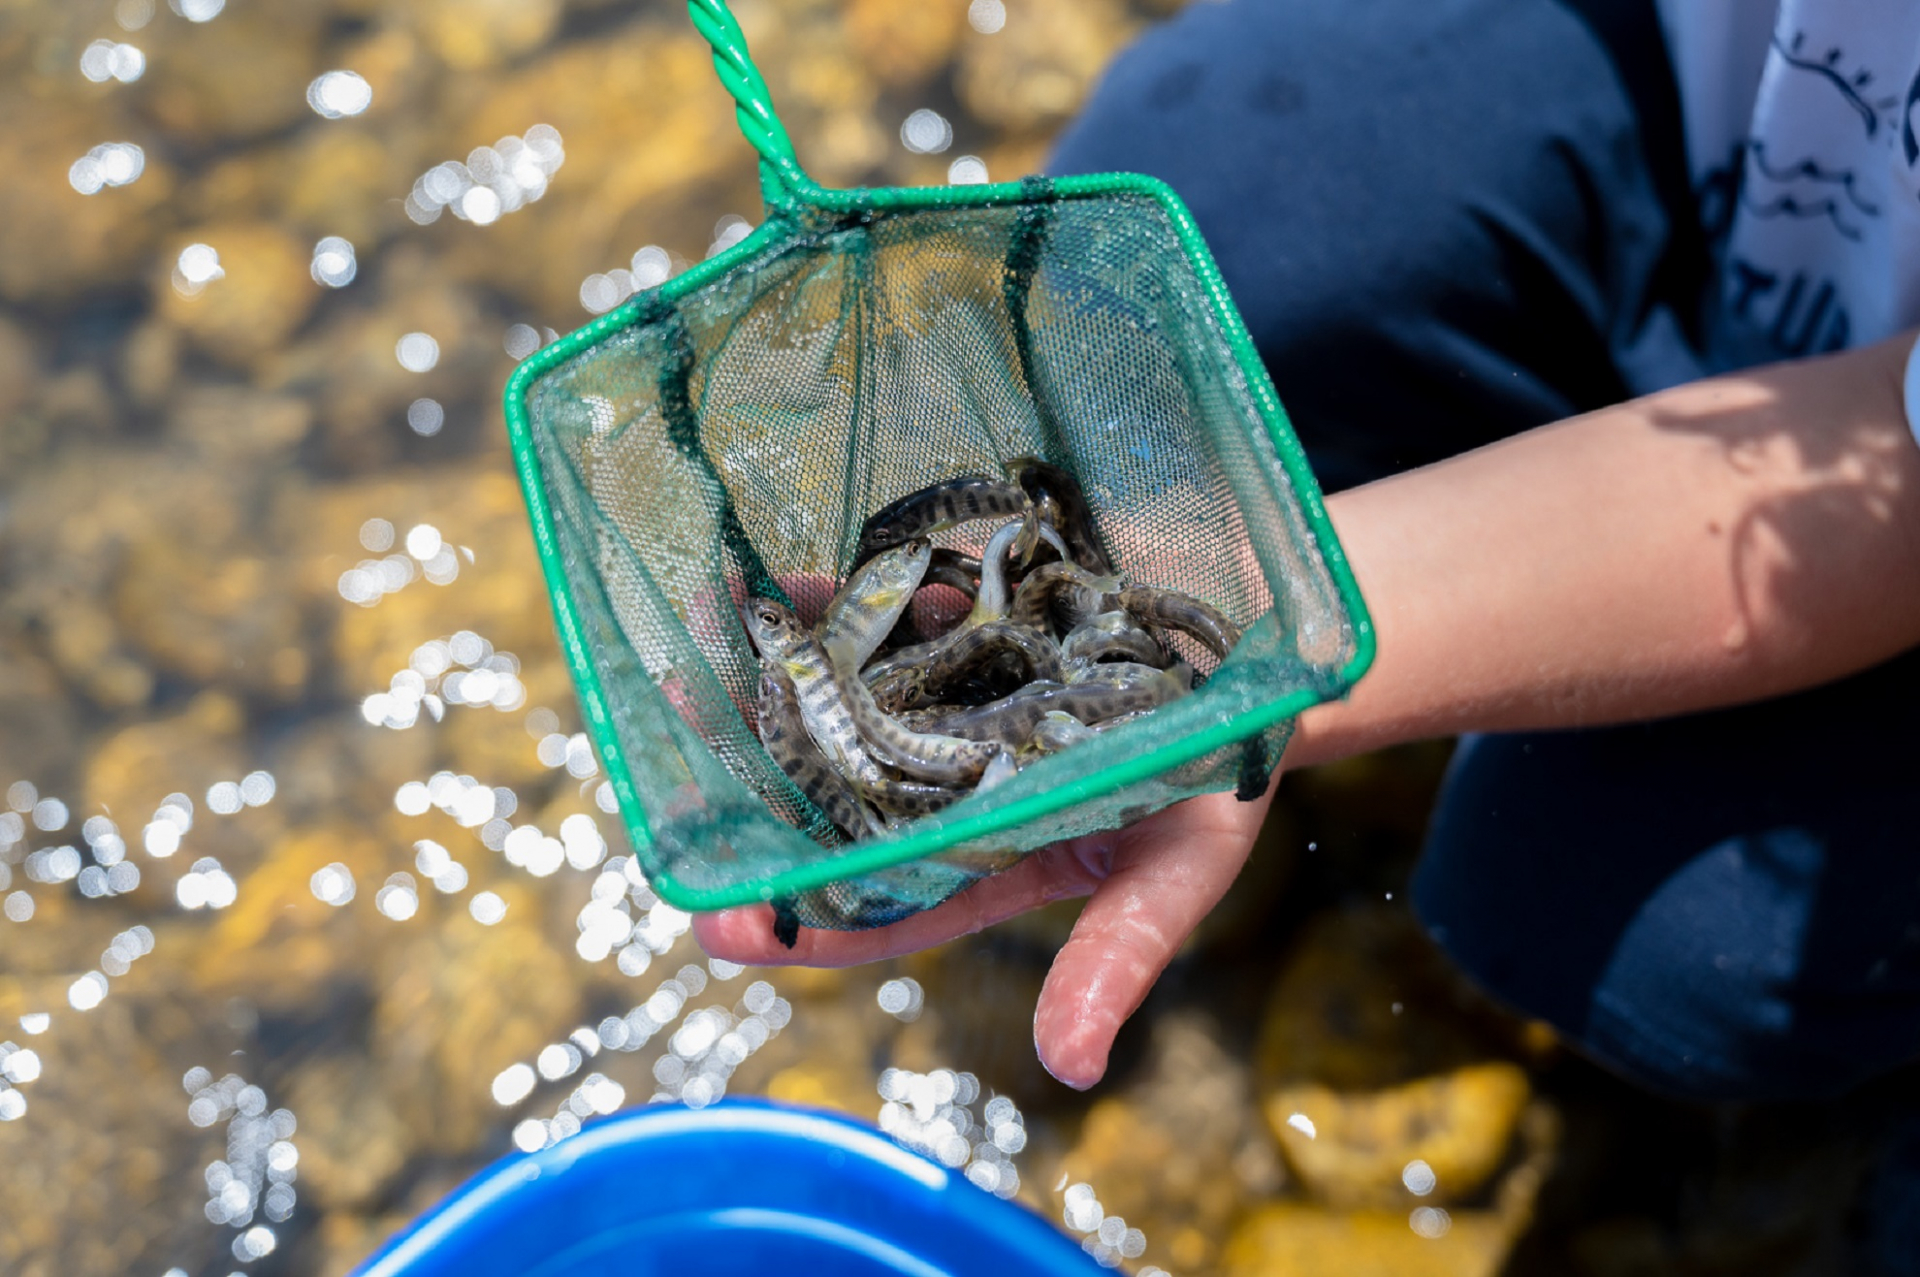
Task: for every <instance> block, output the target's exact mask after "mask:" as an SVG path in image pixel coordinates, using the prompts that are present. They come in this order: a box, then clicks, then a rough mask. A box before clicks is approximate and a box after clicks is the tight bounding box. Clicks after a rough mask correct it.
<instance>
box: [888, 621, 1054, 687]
mask: <svg viewBox="0 0 1920 1277" xmlns="http://www.w3.org/2000/svg"><path fill="white" fill-rule="evenodd" d="M1002 654H1010V655H1012V656H1014V657H1016V658H1018V661H1019V663H1020V665H1021V666H1023V667H1024V668H1025V677H1024V678H1023V679H1022V680H1021V681H1022V682H1033V681H1035V680H1044V681H1046V682H1052V683H1057V682H1060V681H1062V679H1063V677H1064V674H1065V670H1064V668H1063V667H1062V665H1061V662H1060V649H1059V648H1058V647H1057V646H1055V645H1054V642H1053V640H1052V639H1049V638H1048V637H1047V636H1046V635H1044V634H1042V633H1041V632H1040V631H1039V630H1036V629H1032V628H1030V627H1028V626H1025V625H1015V624H1013V623H1012V622H1010V621H987V622H984V623H983V624H980V625H975V626H973V627H971V628H968V629H963V630H961V631H960V632H958V633H957V634H955V635H954V636H952V638H951V641H944V642H942V643H941V644H940V646H939V647H938V648H937V649H936V650H934V651H933V652H930V653H928V654H927V656H926V657H925V658H924V660H923V661H922V662H921V664H920V666H919V669H920V672H921V679H920V687H921V695H922V696H931V695H933V694H935V693H937V692H939V691H942V690H945V689H946V688H947V687H949V686H950V685H952V684H953V683H954V682H956V681H957V680H958V679H960V678H961V677H962V676H963V675H965V674H968V673H971V672H972V671H973V670H975V669H978V668H979V667H980V666H982V665H985V664H986V663H987V662H989V661H991V660H993V659H994V658H995V657H997V656H1000V655H1002Z"/></svg>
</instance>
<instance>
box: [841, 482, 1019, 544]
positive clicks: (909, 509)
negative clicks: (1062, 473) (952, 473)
mask: <svg viewBox="0 0 1920 1277" xmlns="http://www.w3.org/2000/svg"><path fill="white" fill-rule="evenodd" d="M1030 504H1031V503H1030V501H1029V499H1028V497H1027V494H1026V493H1025V492H1024V491H1023V490H1022V489H1021V488H1020V486H1019V485H1018V484H1015V483H1011V482H1007V481H1005V480H1000V479H988V478H985V477H983V476H980V475H963V476H961V477H960V478H958V479H948V480H946V481H945V482H943V483H936V484H933V485H932V486H931V487H926V488H922V489H920V490H919V491H918V492H910V493H908V494H907V495H906V496H904V497H901V498H900V499H899V500H898V501H893V502H889V503H888V504H887V505H884V506H882V507H881V508H880V509H878V510H876V511H874V513H873V514H872V515H871V516H869V517H868V519H867V521H866V522H865V523H864V524H862V525H861V527H860V540H859V542H858V543H857V544H856V545H855V546H854V550H853V565H854V566H855V567H859V566H860V565H861V564H862V563H865V562H866V561H867V560H868V559H871V558H872V557H873V556H874V555H876V554H879V553H880V552H881V551H883V550H890V549H892V548H893V547H894V546H897V545H900V544H902V543H903V542H906V541H910V540H912V539H913V538H915V537H923V536H926V535H928V534H929V533H933V532H938V531H940V530H941V529H943V528H951V527H954V526H955V525H957V524H961V523H969V522H971V521H973V520H974V519H991V518H998V517H1005V516H1007V515H1016V514H1024V513H1026V511H1027V508H1028V506H1029V505H1030Z"/></svg>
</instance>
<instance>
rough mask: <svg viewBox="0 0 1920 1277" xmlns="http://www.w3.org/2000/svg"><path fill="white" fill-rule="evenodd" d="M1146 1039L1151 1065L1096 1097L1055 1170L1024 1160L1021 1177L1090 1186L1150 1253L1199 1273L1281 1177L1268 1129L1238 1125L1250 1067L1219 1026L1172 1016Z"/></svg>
mask: <svg viewBox="0 0 1920 1277" xmlns="http://www.w3.org/2000/svg"><path fill="white" fill-rule="evenodd" d="M1152 1032H1153V1038H1152V1042H1151V1045H1150V1046H1149V1048H1148V1053H1147V1058H1146V1059H1145V1060H1144V1061H1143V1062H1142V1063H1141V1065H1140V1066H1139V1067H1138V1068H1137V1069H1136V1070H1135V1072H1134V1073H1133V1074H1132V1075H1131V1076H1130V1077H1129V1078H1128V1079H1127V1081H1126V1083H1125V1084H1124V1087H1123V1089H1121V1090H1120V1091H1119V1093H1117V1094H1110V1095H1107V1096H1104V1097H1102V1098H1101V1099H1098V1100H1096V1101H1095V1102H1094V1104H1093V1106H1092V1107H1091V1108H1089V1109H1088V1110H1087V1113H1086V1117H1085V1118H1084V1120H1083V1121H1082V1123H1081V1126H1080V1131H1079V1135H1078V1138H1076V1139H1075V1140H1074V1141H1073V1143H1072V1144H1071V1146H1069V1147H1068V1148H1067V1149H1066V1150H1065V1151H1064V1152H1062V1153H1061V1154H1060V1155H1059V1157H1058V1161H1057V1163H1055V1162H1031V1163H1029V1166H1030V1168H1031V1169H1030V1171H1029V1174H1031V1175H1032V1176H1033V1178H1034V1179H1035V1180H1036V1181H1039V1182H1043V1183H1046V1184H1051V1183H1053V1182H1055V1181H1056V1180H1058V1179H1059V1178H1060V1177H1061V1176H1065V1177H1066V1178H1068V1179H1069V1180H1072V1181H1080V1182H1085V1183H1088V1184H1091V1185H1093V1187H1094V1189H1095V1191H1096V1192H1098V1194H1099V1197H1100V1203H1101V1206H1102V1208H1103V1209H1104V1210H1105V1212H1106V1213H1107V1214H1108V1215H1119V1216H1121V1217H1123V1218H1124V1219H1125V1220H1126V1221H1127V1224H1128V1226H1129V1227H1134V1228H1139V1229H1141V1230H1142V1231H1143V1232H1145V1233H1146V1235H1147V1238H1148V1242H1149V1246H1150V1257H1153V1258H1158V1259H1159V1261H1160V1262H1161V1263H1163V1264H1165V1263H1169V1262H1177V1263H1178V1264H1179V1265H1180V1266H1181V1267H1182V1268H1187V1269H1192V1268H1204V1267H1208V1266H1210V1265H1211V1264H1212V1263H1213V1262H1214V1261H1215V1259H1216V1258H1217V1257H1218V1253H1219V1246H1220V1241H1221V1239H1222V1238H1224V1237H1225V1236H1226V1235H1227V1232H1228V1230H1229V1226H1230V1225H1231V1223H1232V1222H1233V1220H1234V1219H1235V1218H1236V1217H1237V1216H1238V1215H1240V1214H1241V1213H1242V1212H1243V1211H1244V1210H1246V1209H1247V1208H1248V1207H1250V1206H1252V1205H1254V1204H1256V1203H1258V1202H1259V1201H1261V1200H1263V1199H1265V1198H1267V1197H1270V1196H1271V1195H1273V1194H1274V1193H1276V1192H1278V1191H1279V1190H1280V1189H1281V1187H1282V1186H1283V1185H1284V1183H1285V1180H1286V1175H1285V1171H1284V1169H1283V1168H1282V1167H1281V1165H1280V1164H1279V1159H1278V1158H1277V1156H1276V1155H1275V1153H1274V1149H1273V1145H1272V1141H1271V1140H1270V1139H1269V1138H1268V1137H1267V1134H1266V1132H1264V1131H1263V1130H1260V1129H1259V1128H1257V1127H1251V1126H1248V1125H1247V1124H1246V1123H1245V1122H1244V1121H1243V1120H1242V1116H1241V1115H1242V1114H1244V1113H1245V1112H1246V1110H1247V1107H1248V1105H1249V1104H1250V1103H1251V1102H1252V1085H1251V1081H1250V1078H1249V1076H1248V1072H1249V1071H1248V1069H1247V1066H1246V1063H1245V1061H1244V1060H1243V1059H1239V1058H1236V1057H1235V1056H1234V1055H1233V1054H1232V1053H1231V1052H1230V1051H1229V1050H1228V1049H1227V1048H1226V1046H1225V1045H1224V1044H1223V1043H1222V1042H1221V1040H1220V1038H1221V1034H1220V1030H1219V1027H1218V1026H1217V1025H1215V1024H1214V1023H1213V1022H1212V1021H1211V1020H1210V1019H1208V1017H1206V1016H1203V1015H1200V1014H1198V1013H1196V1012H1174V1013H1172V1014H1169V1015H1166V1016H1163V1017H1160V1018H1158V1019H1156V1020H1155V1021H1154V1022H1153V1026H1152ZM1189 1230H1190V1231H1189ZM1176 1235H1181V1236H1182V1242H1181V1245H1180V1247H1179V1249H1180V1252H1181V1253H1180V1254H1179V1255H1178V1257H1177V1258H1176V1256H1175V1255H1174V1254H1173V1251H1172V1249H1171V1247H1172V1244H1173V1239H1174V1238H1175V1236H1176ZM1163 1247H1164V1248H1168V1249H1162V1248H1163Z"/></svg>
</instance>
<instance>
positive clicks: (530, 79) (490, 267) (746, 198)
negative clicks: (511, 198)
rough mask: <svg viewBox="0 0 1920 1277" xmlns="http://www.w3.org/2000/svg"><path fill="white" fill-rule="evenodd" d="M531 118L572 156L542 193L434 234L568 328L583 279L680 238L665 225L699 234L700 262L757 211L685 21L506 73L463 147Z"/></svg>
mask: <svg viewBox="0 0 1920 1277" xmlns="http://www.w3.org/2000/svg"><path fill="white" fill-rule="evenodd" d="M534 123H546V124H550V125H552V126H553V127H554V128H556V129H558V130H559V132H560V136H561V140H562V142H563V144H564V145H565V147H566V153H567V158H566V163H565V164H564V165H563V166H562V167H561V169H560V170H559V172H558V173H556V174H555V175H554V178H553V184H552V187H551V188H550V190H549V192H548V194H547V195H546V197H545V198H544V199H542V200H541V201H540V203H538V204H537V205H534V206H532V207H531V208H530V209H527V210H525V211H522V212H520V213H515V214H512V215H511V216H507V217H503V218H501V219H500V220H499V221H498V222H496V223H494V224H493V225H491V226H473V225H469V224H465V223H459V224H454V225H449V226H444V227H440V226H436V227H435V229H436V230H441V231H444V237H443V238H444V239H445V240H447V241H449V242H450V243H451V245H452V249H453V254H454V256H453V258H452V259H451V262H452V264H453V265H454V267H455V269H457V270H459V271H461V272H462V273H463V274H464V275H465V276H467V277H468V278H471V279H473V280H475V281H476V282H479V281H484V282H485V283H486V285H487V286H488V287H491V288H504V289H506V290H508V291H510V292H512V293H513V294H515V295H516V296H518V297H521V298H523V299H525V300H526V301H528V302H530V303H532V304H534V305H537V306H538V307H540V308H541V309H542V310H543V311H544V312H545V313H547V314H550V315H555V316H559V317H560V318H561V326H562V327H564V326H566V325H567V324H571V323H574V322H583V321H584V320H585V319H586V318H587V316H586V313H585V312H584V311H582V310H581V309H580V298H579V289H580V281H581V280H583V279H585V278H586V277H587V276H588V275H589V274H592V273H594V272H596V271H606V270H610V269H612V268H614V267H616V266H624V265H626V264H627V262H628V261H629V260H631V258H632V256H633V253H634V251H635V250H636V249H638V248H640V247H641V246H642V245H643V244H648V243H666V244H668V245H670V246H671V245H673V244H674V243H675V240H674V238H673V237H672V236H670V235H668V234H667V233H666V229H671V227H672V226H673V224H674V223H675V222H676V221H679V224H681V225H683V226H686V227H687V228H688V230H690V231H693V233H694V234H696V235H698V236H699V237H700V238H699V240H698V242H688V243H685V245H684V251H690V252H691V253H693V254H694V255H695V256H696V257H697V256H698V255H699V254H701V253H703V252H704V251H705V249H706V246H707V242H708V241H707V238H706V231H707V228H710V227H711V226H712V225H713V223H714V219H715V218H716V217H717V216H718V215H719V213H720V212H723V211H725V210H727V209H728V208H732V209H734V210H735V211H738V212H740V213H742V214H746V215H752V216H753V217H755V218H756V219H757V218H758V216H759V213H758V210H759V206H760V201H759V194H758V183H757V177H756V172H757V159H756V157H755V155H754V153H753V151H752V149H751V148H750V147H748V145H747V144H746V142H745V141H744V140H743V139H742V138H741V137H740V133H739V130H738V129H737V127H736V126H735V124H734V117H733V100H732V99H731V98H729V97H728V96H727V94H726V92H725V91H724V90H723V89H721V88H720V86H719V84H718V82H717V81H716V80H715V78H714V74H713V54H712V50H711V49H709V48H708V47H707V44H706V42H705V41H703V40H702V39H700V37H699V36H698V35H695V34H694V33H693V32H692V30H691V29H690V28H686V27H682V26H679V25H677V24H675V25H672V26H667V27H664V28H661V27H643V28H636V29H631V30H629V31H627V32H623V33H621V34H619V35H617V36H614V37H611V38H607V39H604V40H599V41H594V42H591V43H582V44H578V45H573V46H569V47H567V48H565V49H562V50H560V51H557V52H556V53H554V54H553V55H552V56H550V57H547V58H543V59H541V60H540V61H539V62H538V63H536V64H534V65H531V66H529V67H527V68H526V69H525V70H524V71H519V72H516V73H514V74H511V75H509V76H507V77H505V78H503V79H501V80H500V81H499V82H498V83H497V84H495V85H493V86H491V89H490V92H489V93H488V95H487V96H486V98H485V99H484V101H483V102H481V103H480V104H479V111H478V113H477V114H476V115H475V116H474V117H473V118H472V119H471V120H470V121H467V122H464V123H463V125H462V130H461V132H460V134H459V135H458V136H460V137H461V139H462V141H461V143H460V146H461V147H462V148H470V147H473V146H479V145H482V144H491V143H492V142H493V141H494V140H495V139H496V138H499V137H501V136H503V135H507V134H513V135H519V134H521V133H524V132H525V131H526V129H527V128H528V127H529V126H530V125H532V124H534ZM714 184H721V185H719V186H718V189H717V190H716V189H715V185H714ZM701 189H706V190H708V191H709V192H710V193H709V194H708V196H707V197H706V198H705V199H702V200H700V201H699V202H698V203H697V204H694V203H689V204H686V205H684V208H685V209H686V212H685V213H684V215H683V214H682V213H681V209H682V207H683V205H682V201H684V200H686V198H687V196H688V195H689V194H690V193H691V192H692V191H695V190H701ZM682 217H684V220H680V219H682ZM451 220H452V219H451V218H443V219H442V221H443V222H449V221H451ZM663 224H665V228H666V229H663ZM693 228H698V229H697V230H694V229H693ZM682 234H683V235H684V234H685V232H683V233H682Z"/></svg>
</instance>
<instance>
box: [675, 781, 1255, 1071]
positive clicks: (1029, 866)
mask: <svg viewBox="0 0 1920 1277" xmlns="http://www.w3.org/2000/svg"><path fill="white" fill-rule="evenodd" d="M1270 799H1271V790H1269V792H1268V796H1267V797H1263V798H1261V799H1259V800H1258V801H1255V802H1250V803H1242V802H1238V801H1236V800H1235V799H1234V797H1233V795H1231V794H1211V795H1208V796H1206V797H1204V798H1195V799H1191V800H1189V801H1187V802H1183V803H1178V804H1175V805H1174V806H1172V807H1169V808H1167V809H1165V810H1164V811H1160V812H1157V813H1156V814H1154V815H1152V816H1149V817H1147V818H1146V819H1145V820H1142V821H1140V822H1138V823H1137V824H1133V825H1129V826H1127V827H1126V828H1125V829H1116V830H1109V831H1106V832H1104V833H1097V834H1089V835H1087V836H1086V837H1084V838H1076V839H1074V840H1072V841H1070V842H1063V843H1056V844H1054V845H1053V846H1051V847H1046V848H1043V849H1041V850H1040V851H1037V852H1035V853H1033V854H1032V855H1030V856H1028V857H1027V858H1026V859H1025V860H1023V861H1021V862H1020V863H1019V864H1017V865H1015V866H1014V867H1013V868H1011V869H1008V870H1007V871H1006V872H1004V873H1000V874H996V875H995V876H993V877H991V878H988V879H985V880H984V881H982V882H979V883H976V884H975V885H974V886H972V887H970V888H968V889H967V890H966V891H963V892H961V893H960V894H959V895H957V896H955V897H954V898H953V899H951V900H949V901H947V902H946V903H945V904H943V905H941V906H940V907H939V908H937V909H930V910H928V911H927V912H925V913H921V914H915V915H914V916H913V917H911V918H908V919H906V920H904V921H902V922H897V923H895V924H893V925H892V926H890V927H882V928H879V929H876V930H873V931H818V930H812V929H809V928H802V929H801V931H800V935H799V938H798V940H797V941H796V942H795V943H794V946H793V948H791V949H788V948H786V947H784V946H783V945H781V944H780V943H779V941H777V940H775V939H774V936H773V920H772V909H771V908H770V907H769V906H767V905H754V906H749V907H746V908H742V909H729V910H726V911H724V912H721V913H712V914H703V915H700V916H698V917H696V918H695V919H694V923H693V930H694V935H695V937H696V938H697V939H698V940H699V941H700V944H701V947H703V948H704V949H705V950H706V951H707V952H708V953H709V954H712V955H713V956H714V957H717V958H725V959H727V960H728V961H732V962H742V963H750V964H756V965H776V964H794V965H800V966H814V967H844V966H853V965H856V964H858V963H862V962H873V961H877V960H878V959H881V958H890V957H894V956H896V955H899V954H903V953H911V952H913V951H914V950H916V949H924V948H927V947H928V946H930V945H935V944H939V943H941V942H942V941H945V940H951V939H953V938H954V937H956V936H963V935H968V934H970V933H972V932H975V931H979V930H981V929H983V928H985V927H990V926H992V925H993V924H994V923H996V922H999V921H1001V920H1002V919H1004V918H1010V917H1012V916H1013V915H1015V914H1018V913H1022V912H1025V911H1026V910H1028V909H1035V908H1038V907H1039V906H1041V905H1044V904H1049V903H1051V902H1053V901H1055V900H1065V899H1068V898H1071V897H1075V896H1088V897H1090V899H1089V900H1088V901H1087V905H1086V908H1085V909H1083V910H1082V911H1081V913H1080V918H1079V921H1078V922H1076V923H1075V924H1074V928H1073V933H1072V935H1071V936H1069V937H1068V939H1067V943H1066V944H1065V945H1064V946H1062V947H1061V950H1060V952H1059V954H1057V955H1056V956H1055V957H1054V960H1053V968H1052V970H1051V971H1049V972H1048V973H1047V980H1046V984H1045V985H1044V987H1042V989H1041V990H1040V1004H1039V1006H1037V1007H1036V1008H1035V1009H1034V1016H1033V1037H1034V1045H1035V1046H1036V1047H1037V1048H1038V1050H1039V1053H1040V1062H1041V1063H1042V1064H1043V1065H1045V1066H1046V1068H1047V1071H1048V1072H1050V1073H1052V1074H1053V1076H1055V1077H1056V1078H1059V1079H1060V1080H1061V1081H1062V1082H1065V1083H1066V1084H1067V1085H1068V1086H1072V1087H1076V1088H1078V1089H1082V1090H1084V1089H1086V1088H1087V1087H1090V1086H1092V1085H1093V1084H1094V1083H1095V1082H1098V1081H1099V1080H1100V1078H1101V1076H1102V1075H1103V1074H1104V1073H1105V1072H1106V1069H1107V1054H1108V1052H1109V1051H1110V1050H1111V1049H1112V1047H1113V1039H1114V1036H1115V1034H1117V1033H1118V1032H1119V1031H1120V1026H1121V1024H1123V1023H1125V1021H1126V1019H1127V1017H1128V1016H1130V1015H1132V1014H1133V1012H1134V1010H1135V1008H1137V1007H1138V1006H1139V1005H1140V1003H1141V1002H1142V1001H1143V1000H1144V999H1145V998H1146V996H1147V991H1148V990H1149V989H1151V988H1152V987H1153V982H1154V981H1155V980H1157V979H1158V978H1159V976H1160V973H1161V972H1162V971H1164V970H1165V969H1166V966H1167V963H1169V962H1170V961H1172V960H1173V956H1174V954H1175V953H1176V952H1178V951H1179V948H1180V945H1181V944H1182V943H1183V942H1184V941H1185V940H1186V938H1187V937H1188V936H1189V935H1190V934H1192V932H1193V929H1194V928H1195V927H1196V926H1198V925H1199V923H1200V920H1201V919H1202V918H1204V917H1205V916H1206V914H1207V912H1208V911H1209V910H1210V909H1212V908H1213V906H1214V905H1215V904H1217V903H1219V900H1220V898H1221V897H1222V896H1223V895H1225V894H1226V891H1227V888H1228V887H1230V886H1232V885H1233V880H1234V878H1235V877H1236V876H1237V875H1238V874H1239V872H1240V868H1241V866H1242V865H1243V864H1245V863H1246V859H1247V854H1248V852H1249V851H1251V850H1252V847H1253V842H1254V837H1255V835H1256V834H1258V833H1259V831H1260V822H1261V820H1262V819H1263V818H1264V817H1265V815H1266V811H1267V805H1268V802H1269V801H1270Z"/></svg>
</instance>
